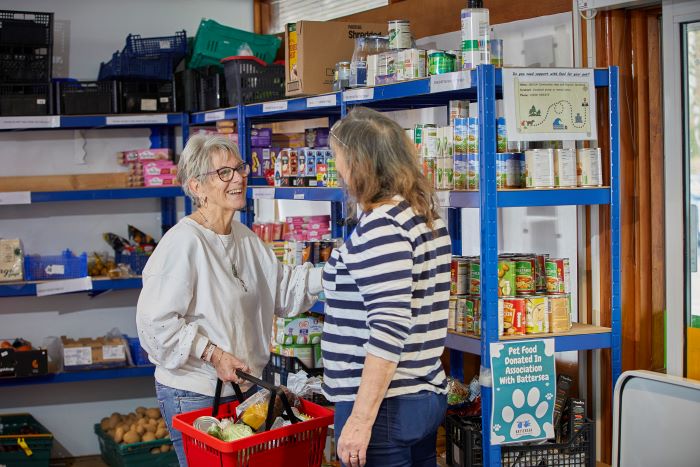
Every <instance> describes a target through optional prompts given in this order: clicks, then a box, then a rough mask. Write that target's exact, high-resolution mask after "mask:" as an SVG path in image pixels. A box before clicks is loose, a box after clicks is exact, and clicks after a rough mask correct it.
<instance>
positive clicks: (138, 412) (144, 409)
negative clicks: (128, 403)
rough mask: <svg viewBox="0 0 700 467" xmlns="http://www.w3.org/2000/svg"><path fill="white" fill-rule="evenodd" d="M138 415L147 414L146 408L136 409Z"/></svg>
mask: <svg viewBox="0 0 700 467" xmlns="http://www.w3.org/2000/svg"><path fill="white" fill-rule="evenodd" d="M136 413H137V414H139V415H141V414H142V413H146V407H136Z"/></svg>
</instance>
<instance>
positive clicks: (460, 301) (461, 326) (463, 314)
mask: <svg viewBox="0 0 700 467" xmlns="http://www.w3.org/2000/svg"><path fill="white" fill-rule="evenodd" d="M466 319H467V297H457V304H456V306H455V330H456V331H457V332H461V333H462V334H464V333H466V332H467V323H466Z"/></svg>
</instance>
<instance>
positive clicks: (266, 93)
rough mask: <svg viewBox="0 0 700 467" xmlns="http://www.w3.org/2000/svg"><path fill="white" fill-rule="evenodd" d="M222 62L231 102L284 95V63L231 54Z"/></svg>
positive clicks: (266, 99) (236, 103)
mask: <svg viewBox="0 0 700 467" xmlns="http://www.w3.org/2000/svg"><path fill="white" fill-rule="evenodd" d="M221 63H223V64H224V73H225V74H226V91H227V92H226V94H227V96H228V105H229V106H236V105H245V104H253V103H255V102H265V101H274V100H277V99H284V65H278V64H273V65H268V64H266V63H265V62H263V61H262V60H260V59H258V58H255V57H228V58H224V59H223V60H221Z"/></svg>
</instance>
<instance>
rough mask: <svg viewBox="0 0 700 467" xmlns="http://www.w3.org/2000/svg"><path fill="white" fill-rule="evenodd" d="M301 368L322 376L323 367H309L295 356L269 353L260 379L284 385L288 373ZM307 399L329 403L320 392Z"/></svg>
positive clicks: (316, 402) (312, 374)
mask: <svg viewBox="0 0 700 467" xmlns="http://www.w3.org/2000/svg"><path fill="white" fill-rule="evenodd" d="M301 370H304V371H305V372H306V374H308V375H309V376H323V368H309V367H307V366H306V365H304V363H302V361H301V360H299V359H298V358H297V357H287V356H285V355H279V354H276V353H271V354H270V361H269V362H268V363H267V366H265V369H264V370H263V374H262V380H263V381H265V382H267V383H271V384H274V385H275V386H279V385H282V386H286V385H287V377H288V376H289V374H290V373H298V372H299V371H301ZM309 400H310V401H311V402H313V403H315V404H319V405H331V403H330V402H328V400H327V399H326V398H325V397H323V395H321V394H314V395H313V396H311V399H309Z"/></svg>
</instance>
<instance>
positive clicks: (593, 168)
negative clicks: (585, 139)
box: [576, 148, 603, 186]
mask: <svg viewBox="0 0 700 467" xmlns="http://www.w3.org/2000/svg"><path fill="white" fill-rule="evenodd" d="M576 175H577V178H578V185H579V186H601V185H602V184H603V165H602V163H601V158H600V148H581V149H578V150H577V151H576Z"/></svg>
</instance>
